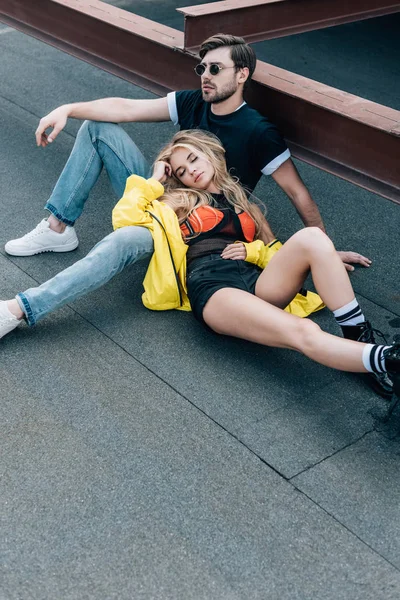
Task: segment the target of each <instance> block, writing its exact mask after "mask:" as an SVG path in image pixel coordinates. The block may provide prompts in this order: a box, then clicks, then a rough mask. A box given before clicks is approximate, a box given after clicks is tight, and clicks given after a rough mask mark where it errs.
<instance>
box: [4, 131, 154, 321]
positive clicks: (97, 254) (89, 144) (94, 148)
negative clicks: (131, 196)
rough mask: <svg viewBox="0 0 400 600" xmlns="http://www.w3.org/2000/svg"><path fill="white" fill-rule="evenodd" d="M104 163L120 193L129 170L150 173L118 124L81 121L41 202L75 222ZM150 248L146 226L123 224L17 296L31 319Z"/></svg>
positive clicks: (104, 280)
mask: <svg viewBox="0 0 400 600" xmlns="http://www.w3.org/2000/svg"><path fill="white" fill-rule="evenodd" d="M103 166H104V167H105V168H106V170H107V173H108V176H109V178H110V181H111V184H112V186H113V189H114V191H115V193H116V195H117V197H118V198H121V196H122V195H123V193H124V189H125V183H126V180H127V178H128V177H129V176H130V175H132V174H133V173H135V174H136V175H141V176H142V177H148V176H149V173H150V168H149V164H148V163H147V161H146V159H145V158H144V156H143V155H142V153H141V152H140V150H139V149H138V147H137V146H136V144H135V143H134V142H133V141H132V140H131V138H130V137H129V136H128V134H127V133H126V132H125V131H124V130H123V129H122V128H121V127H119V126H118V125H115V124H113V123H97V122H91V121H85V122H84V123H83V125H82V127H81V128H80V130H79V132H78V135H77V137H76V141H75V145H74V147H73V150H72V153H71V155H70V157H69V159H68V161H67V164H66V165H65V167H64V169H63V172H62V173H61V175H60V178H59V180H58V181H57V184H56V186H55V188H54V190H53V193H52V195H51V196H50V198H49V200H48V202H47V204H46V206H45V208H46V209H47V210H49V211H50V212H51V213H52V214H53V215H54V216H55V217H57V219H59V220H60V221H62V222H63V223H66V224H67V225H73V224H74V223H75V221H76V220H77V219H78V217H80V215H81V214H82V211H83V208H84V205H85V202H86V200H87V199H88V196H89V193H90V191H91V190H92V188H93V186H94V185H95V183H96V181H97V179H98V177H99V175H100V172H101V170H102V168H103ZM152 253H153V238H152V236H151V233H150V232H149V231H148V229H146V228H144V227H134V226H132V227H123V228H122V229H118V230H117V231H114V232H113V233H111V234H110V235H108V236H107V237H105V238H104V239H103V240H101V241H100V242H99V243H98V244H96V246H95V247H94V248H93V249H92V250H91V251H90V252H89V254H88V255H87V256H86V257H85V258H83V259H82V260H80V261H78V262H76V263H75V264H74V265H72V266H71V267H68V268H67V269H65V270H64V271H62V272H61V273H59V274H58V275H56V276H55V277H53V278H52V279H49V280H48V281H46V282H45V283H43V284H42V285H40V286H39V287H36V288H30V289H28V290H26V291H25V292H22V293H20V294H17V296H16V298H17V300H18V303H19V305H20V307H21V309H22V310H23V311H24V313H25V315H26V319H27V322H28V324H29V325H34V324H35V323H36V322H37V321H38V320H39V319H41V318H43V317H44V316H46V315H47V314H48V313H49V312H51V311H53V310H55V309H56V308H60V307H61V306H63V305H64V304H66V303H67V302H70V301H72V300H76V299H77V298H80V297H81V296H83V295H85V294H87V293H88V292H91V291H93V290H95V289H97V288H99V287H100V286H102V285H104V284H105V283H107V281H109V280H110V279H112V277H114V276H115V275H117V273H120V272H121V271H122V270H123V269H124V268H125V267H126V266H128V265H131V264H133V263H134V262H136V261H137V260H139V259H142V258H149V257H150V256H151V254H152Z"/></svg>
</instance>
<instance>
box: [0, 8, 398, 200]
mask: <svg viewBox="0 0 400 600" xmlns="http://www.w3.org/2000/svg"><path fill="white" fill-rule="evenodd" d="M0 21H3V22H4V23H6V24H8V25H10V26H11V27H15V28H16V29H20V30H21V31H24V32H25V33H28V34H30V35H33V36H35V37H37V38H39V39H41V40H43V41H45V42H47V43H50V44H52V45H53V46H56V47H57V48H60V49H61V50H64V51H66V52H69V53H70V54H72V55H74V56H77V57H78V58H82V59H84V60H86V61H88V62H90V63H91V64H94V65H96V66H99V67H101V68H103V69H105V70H107V71H109V72H111V73H114V74H115V75H118V76H120V77H122V78H124V79H127V80H128V81H131V82H132V83H134V84H137V85H140V86H142V87H144V88H146V89H149V90H151V91H153V92H155V93H158V94H163V93H165V92H166V91H169V90H171V89H175V90H179V89H193V88H195V87H197V86H198V84H199V80H198V78H197V77H196V76H195V74H194V72H193V66H194V65H195V63H196V62H197V60H198V59H197V58H196V57H195V55H193V54H191V53H189V52H186V51H184V50H183V48H182V46H183V34H181V33H180V32H179V31H175V30H174V29H171V28H169V27H164V26H163V25H159V24H158V23H154V22H152V21H149V20H148V19H142V18H141V17H137V16H136V15H133V14H131V13H127V12H125V11H123V10H120V9H118V8H115V7H113V6H110V5H108V4H104V3H103V2H99V1H98V0H36V2H35V3H34V4H33V5H32V4H31V0H0ZM254 79H255V81H254V83H253V85H252V90H251V91H250V94H249V97H248V99H249V100H250V102H251V104H252V105H254V106H255V107H256V108H258V109H259V110H260V112H261V113H263V114H266V115H267V116H268V117H269V118H270V119H271V120H272V121H273V122H276V123H277V125H278V126H279V128H280V130H281V131H282V133H283V134H284V136H285V137H286V139H287V141H288V144H289V146H290V147H291V149H292V152H293V155H294V156H295V157H298V158H300V159H302V160H304V161H306V162H309V163H311V164H314V165H315V166H317V167H319V168H321V169H324V170H327V171H329V172H331V173H334V174H336V175H338V176H340V177H343V178H345V179H347V180H349V181H352V182H353V183H356V184H357V185H360V186H362V187H365V188H367V189H369V190H371V191H373V192H376V193H378V194H381V195H382V196H385V197H386V198H390V199H391V200H393V201H395V202H398V203H399V204H400V170H399V168H398V157H399V156H400V111H396V110H394V109H391V108H387V107H385V106H381V105H379V104H375V103H373V102H369V101H368V100H363V99H362V98H357V97H356V96H352V95H350V94H347V93H345V92H340V91H339V90H335V89H334V88H330V87H328V86H326V85H323V84H320V83H317V82H315V81H312V80H310V79H306V78H304V77H301V76H299V75H295V74H293V73H289V72H288V71H284V70H283V69H279V68H278V67H274V66H272V65H268V64H267V63H262V62H258V65H257V69H256V73H255V77H254Z"/></svg>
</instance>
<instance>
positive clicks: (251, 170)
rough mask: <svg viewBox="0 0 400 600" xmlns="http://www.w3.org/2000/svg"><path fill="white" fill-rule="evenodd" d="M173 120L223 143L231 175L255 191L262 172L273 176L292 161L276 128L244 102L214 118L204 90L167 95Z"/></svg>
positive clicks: (183, 126)
mask: <svg viewBox="0 0 400 600" xmlns="http://www.w3.org/2000/svg"><path fill="white" fill-rule="evenodd" d="M167 98H168V107H169V112H170V117H171V121H173V122H174V123H175V125H178V124H179V126H180V128H181V129H204V130H205V131H211V133H214V134H215V135H216V136H218V137H219V139H220V140H221V142H222V144H223V146H224V148H225V151H226V162H227V166H228V170H229V171H230V173H231V175H234V176H236V177H238V178H239V180H240V183H241V184H242V185H243V186H244V187H245V188H247V189H249V190H250V191H252V190H253V189H254V188H255V186H256V184H257V182H258V180H259V179H260V177H261V175H262V173H264V175H271V174H272V173H273V172H274V171H276V169H278V168H279V167H280V166H281V165H282V163H284V162H285V161H286V160H288V158H290V152H289V150H288V148H287V146H286V144H285V142H284V140H283V139H282V137H281V135H280V133H279V132H278V130H277V129H276V127H275V125H273V124H272V123H270V122H269V121H268V119H266V118H265V117H263V116H262V115H260V113H259V112H258V111H256V110H255V109H254V108H250V106H248V104H246V103H245V102H244V103H243V104H242V106H240V107H239V108H238V109H237V110H236V111H235V112H233V113H230V114H229V115H222V116H219V115H214V114H213V113H212V112H211V103H210V102H204V100H203V98H202V95H201V90H196V91H183V92H171V93H170V94H168V96H167Z"/></svg>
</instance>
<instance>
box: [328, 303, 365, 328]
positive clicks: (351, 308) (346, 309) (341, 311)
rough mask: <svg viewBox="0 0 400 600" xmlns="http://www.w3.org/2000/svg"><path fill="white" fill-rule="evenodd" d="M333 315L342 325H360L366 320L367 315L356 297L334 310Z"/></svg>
mask: <svg viewBox="0 0 400 600" xmlns="http://www.w3.org/2000/svg"><path fill="white" fill-rule="evenodd" d="M333 316H334V317H335V319H336V322H337V323H338V324H339V325H340V326H341V327H347V326H348V325H360V324H361V323H364V322H365V317H364V315H363V313H362V310H361V308H360V306H359V304H358V302H357V300H356V299H355V298H354V300H352V301H351V302H349V303H348V304H346V305H345V306H342V307H341V308H337V309H336V310H334V311H333Z"/></svg>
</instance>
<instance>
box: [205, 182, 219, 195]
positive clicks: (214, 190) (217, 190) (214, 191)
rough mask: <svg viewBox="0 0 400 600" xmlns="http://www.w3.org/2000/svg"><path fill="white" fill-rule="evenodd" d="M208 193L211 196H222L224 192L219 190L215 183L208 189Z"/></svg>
mask: <svg viewBox="0 0 400 600" xmlns="http://www.w3.org/2000/svg"><path fill="white" fill-rule="evenodd" d="M206 192H210V194H222V190H220V189H219V188H217V186H216V185H215V183H214V182H213V181H212V182H211V183H210V185H209V186H208V188H207V189H206Z"/></svg>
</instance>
